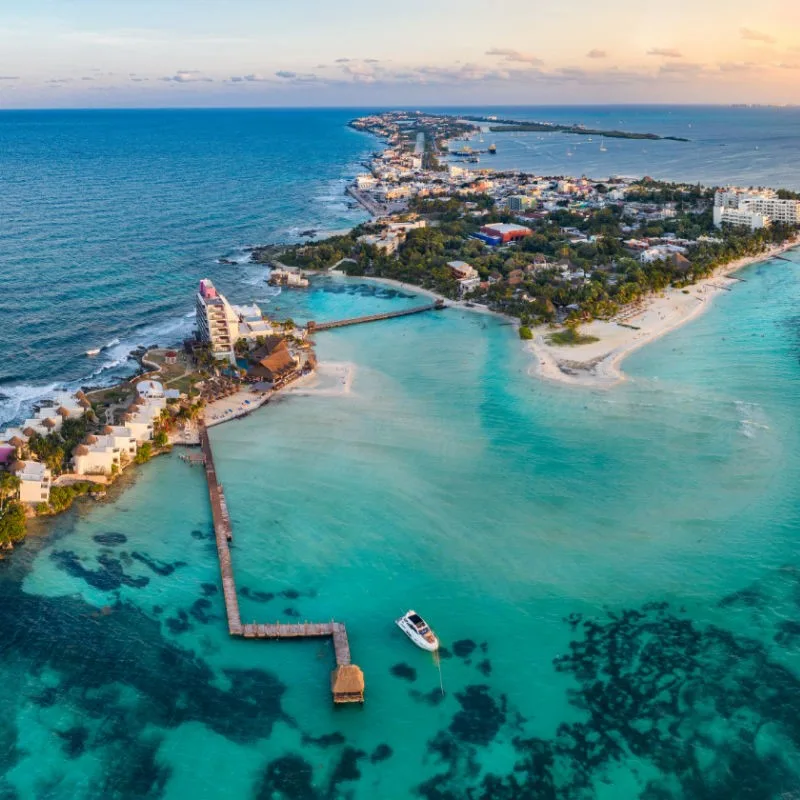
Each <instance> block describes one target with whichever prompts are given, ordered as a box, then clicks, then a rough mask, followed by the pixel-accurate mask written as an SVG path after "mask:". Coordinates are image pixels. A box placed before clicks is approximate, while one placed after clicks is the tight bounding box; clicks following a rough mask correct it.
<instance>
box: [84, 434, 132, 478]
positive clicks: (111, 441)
mask: <svg viewBox="0 0 800 800" xmlns="http://www.w3.org/2000/svg"><path fill="white" fill-rule="evenodd" d="M72 463H73V465H74V468H75V472H76V473H77V474H78V475H111V474H112V473H113V472H114V467H115V466H116V467H117V468H119V467H120V466H121V464H122V450H121V448H119V447H117V446H116V438H115V437H114V436H105V435H104V436H88V437H87V438H86V442H85V443H84V444H80V445H78V446H77V447H76V448H75V453H74V455H73V456H72Z"/></svg>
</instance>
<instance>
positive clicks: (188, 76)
mask: <svg viewBox="0 0 800 800" xmlns="http://www.w3.org/2000/svg"><path fill="white" fill-rule="evenodd" d="M159 80H160V81H166V82H167V83H213V82H214V79H213V78H207V77H205V76H204V75H201V74H200V71H199V70H196V69H179V70H178V71H177V72H176V73H175V74H174V75H165V76H164V77H163V78H159Z"/></svg>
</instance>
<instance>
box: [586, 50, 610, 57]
mask: <svg viewBox="0 0 800 800" xmlns="http://www.w3.org/2000/svg"><path fill="white" fill-rule="evenodd" d="M586 58H608V53H607V52H606V51H605V50H598V49H597V48H594V49H593V50H590V51H589V52H588V53H587V54H586Z"/></svg>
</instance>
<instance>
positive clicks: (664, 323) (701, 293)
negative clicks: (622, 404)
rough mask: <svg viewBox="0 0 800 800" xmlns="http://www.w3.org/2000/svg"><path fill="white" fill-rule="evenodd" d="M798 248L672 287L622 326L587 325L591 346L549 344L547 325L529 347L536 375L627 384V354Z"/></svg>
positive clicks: (585, 383) (739, 262)
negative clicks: (752, 270)
mask: <svg viewBox="0 0 800 800" xmlns="http://www.w3.org/2000/svg"><path fill="white" fill-rule="evenodd" d="M796 246H797V243H796V242H795V243H792V244H789V245H785V246H781V247H774V248H771V249H770V250H768V251H766V252H764V253H763V254H761V255H758V256H752V257H747V258H742V259H739V260H737V261H733V262H731V263H730V264H727V265H726V266H725V267H723V268H721V269H720V270H719V271H718V272H717V273H716V274H715V275H713V276H711V277H709V278H706V279H704V280H702V281H698V282H697V283H696V284H693V285H692V286H689V287H686V289H667V290H666V291H664V292H661V293H660V294H658V295H655V296H652V297H649V298H646V299H645V300H644V301H643V302H642V303H641V306H640V308H639V309H638V310H635V311H629V312H628V313H623V315H621V317H622V319H621V320H620V321H621V322H622V323H624V324H622V325H621V324H619V322H616V321H611V322H601V321H599V320H595V321H593V322H591V323H588V324H586V325H582V326H581V327H580V332H581V333H582V334H587V335H590V336H595V337H597V339H598V341H596V342H592V343H590V344H583V345H560V346H559V345H552V344H549V343H548V341H547V339H548V336H549V334H551V333H552V332H553V331H552V329H550V328H547V327H545V326H542V327H539V328H536V329H534V338H533V340H531V341H529V342H526V345H525V346H526V348H527V349H528V350H530V352H531V354H532V355H533V358H534V361H535V363H534V366H533V367H532V368H531V373H532V374H536V375H538V376H540V377H542V378H545V379H546V380H552V381H558V382H559V383H564V384H569V385H573V386H586V387H590V388H602V387H608V386H613V385H615V384H617V383H619V382H620V381H622V380H625V375H624V373H623V372H622V370H621V369H620V364H621V363H622V361H623V359H624V358H625V357H626V356H627V355H629V354H630V353H632V352H633V351H634V350H637V349H638V348H640V347H642V346H643V345H646V344H648V343H649V342H652V341H655V340H656V339H658V338H659V337H661V336H663V335H665V334H666V333H669V332H670V331H672V330H675V329H676V328H678V327H679V326H681V325H684V324H685V323H687V322H689V321H690V320H692V319H695V318H696V317H697V316H699V315H700V314H702V313H703V312H704V311H705V310H706V309H707V308H709V307H710V305H711V301H712V300H713V299H714V297H716V296H717V295H719V294H721V293H722V292H723V291H725V289H726V288H728V289H729V288H730V287H731V286H733V285H735V283H736V280H735V279H734V278H731V277H728V276H730V275H731V274H732V273H734V272H736V271H737V270H740V269H743V268H744V267H746V266H749V265H751V264H755V263H759V262H762V261H768V260H769V259H770V258H773V257H774V256H776V255H780V254H781V253H784V252H786V251H787V250H790V249H792V248H793V247H796ZM618 319H619V318H618ZM625 326H631V327H625Z"/></svg>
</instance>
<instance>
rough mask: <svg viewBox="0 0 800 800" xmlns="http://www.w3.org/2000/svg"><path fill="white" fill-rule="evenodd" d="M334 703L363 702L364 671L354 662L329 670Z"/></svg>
mask: <svg viewBox="0 0 800 800" xmlns="http://www.w3.org/2000/svg"><path fill="white" fill-rule="evenodd" d="M331 691H332V692H333V702H334V703H363V702H364V673H363V672H362V671H361V668H360V667H357V666H356V665H355V664H343V665H342V666H340V667H336V669H335V670H333V672H331Z"/></svg>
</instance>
